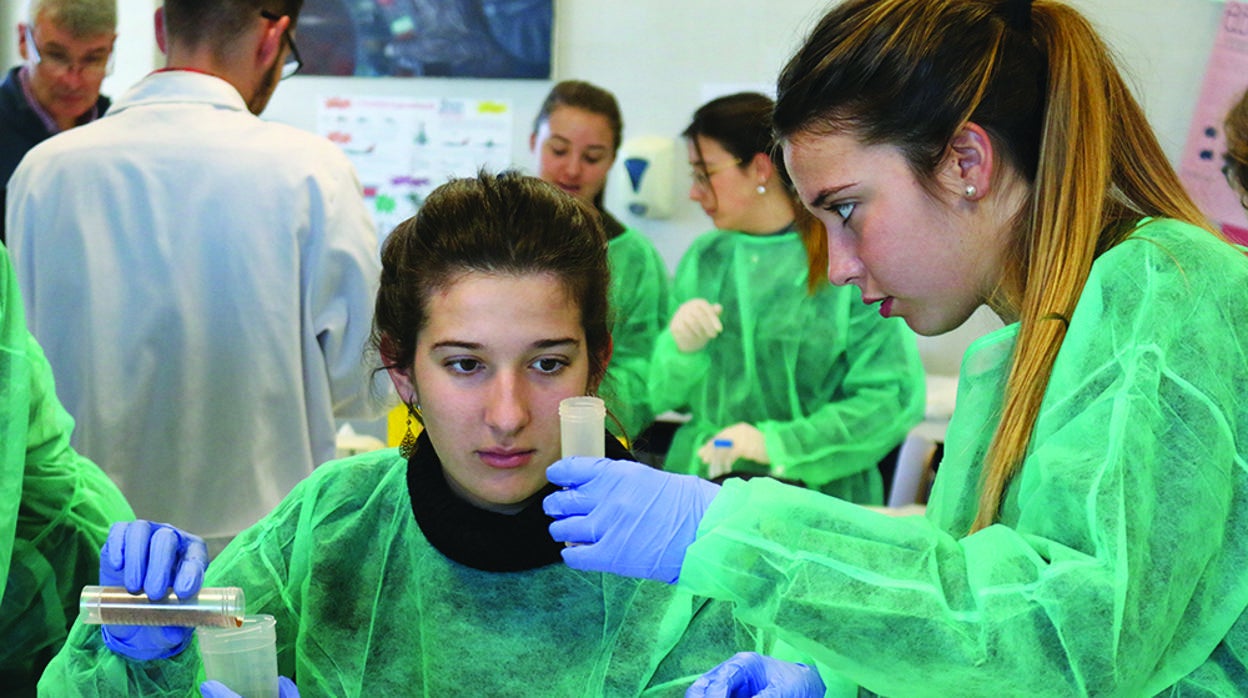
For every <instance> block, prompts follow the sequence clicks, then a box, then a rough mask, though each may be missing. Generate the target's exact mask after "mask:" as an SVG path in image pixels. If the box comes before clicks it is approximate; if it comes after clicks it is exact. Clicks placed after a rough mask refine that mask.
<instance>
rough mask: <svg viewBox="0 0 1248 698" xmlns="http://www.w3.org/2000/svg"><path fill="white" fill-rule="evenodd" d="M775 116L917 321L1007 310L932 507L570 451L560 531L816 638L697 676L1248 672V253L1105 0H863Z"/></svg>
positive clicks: (1138, 676)
mask: <svg viewBox="0 0 1248 698" xmlns="http://www.w3.org/2000/svg"><path fill="white" fill-rule="evenodd" d="M774 117H775V118H774V123H775V128H776V131H777V136H778V138H779V140H780V143H781V146H782V151H783V160H784V163H785V166H786V170H787V172H788V174H789V176H790V177H791V178H792V180H793V183H794V185H795V189H796V190H797V192H798V194H799V196H800V198H801V200H802V201H803V203H804V204H805V205H806V206H807V207H808V208H809V209H810V210H811V211H812V212H813V213H814V214H815V215H816V217H817V218H818V219H819V220H820V222H821V223H822V224H823V225H824V227H825V228H826V229H827V241H828V255H829V259H828V273H829V278H830V280H831V281H832V282H833V283H835V284H841V285H855V286H857V287H858V288H859V289H860V290H861V292H862V296H863V298H864V300H865V301H866V302H868V303H878V304H879V310H880V312H881V313H882V314H884V315H886V316H890V317H901V318H904V319H905V321H906V323H907V324H909V326H910V327H911V328H912V329H914V330H915V331H917V332H919V333H920V334H925V335H935V334H940V333H943V332H947V331H949V330H952V329H954V328H956V327H958V326H959V325H961V324H962V323H963V322H964V321H966V320H967V318H968V317H970V315H971V314H972V313H973V312H974V311H975V310H976V309H977V308H978V307H980V306H982V305H987V306H989V307H990V308H991V309H992V310H993V311H995V312H996V313H997V315H999V316H1000V318H1001V319H1002V320H1003V321H1004V322H1005V327H1003V328H1002V329H1000V330H998V331H996V332H994V333H992V334H989V335H987V336H985V337H983V338H981V339H980V340H979V341H977V342H976V343H975V344H973V345H972V346H971V347H970V348H969V349H968V351H967V354H966V356H965V358H964V359H963V364H962V375H961V379H960V382H959V394H958V401H957V407H956V409H955V411H954V416H953V419H952V422H951V424H950V427H949V433H948V437H947V440H946V444H945V456H944V460H943V461H942V463H941V465H940V468H939V473H938V475H937V476H936V481H935V485H934V489H933V491H932V495H931V498H930V501H929V504H928V507H927V512H926V515H925V516H923V517H908V518H900V519H897V518H888V517H885V516H882V515H878V514H876V513H874V512H871V511H867V510H864V509H861V508H858V507H854V506H851V505H848V504H846V503H844V502H841V501H838V500H836V499H834V498H831V497H827V496H820V495H819V494H818V493H812V492H803V491H800V490H797V489H795V488H788V487H783V486H780V485H778V484H776V483H768V482H766V481H763V480H759V479H755V480H751V481H749V482H730V483H727V484H725V485H724V486H723V487H722V489H720V490H718V491H716V492H710V493H707V492H700V491H697V490H695V489H694V488H693V487H689V486H686V485H685V483H684V482H683V481H681V480H679V479H677V478H676V477H675V476H670V475H664V476H658V475H655V474H653V473H647V472H644V471H642V470H639V469H637V468H633V467H625V465H624V464H618V463H614V462H609V463H606V464H603V463H601V462H600V463H598V464H597V467H596V468H592V469H591V468H587V467H583V464H581V463H579V462H578V459H566V460H563V461H560V462H557V463H555V464H554V465H552V466H551V468H550V470H549V472H548V475H549V476H550V477H551V479H552V481H554V482H556V484H559V485H561V486H563V487H565V488H568V489H565V490H562V491H559V492H556V493H555V494H552V495H550V496H549V497H548V498H547V500H546V510H547V512H549V513H552V514H553V515H555V516H556V517H557V518H559V519H560V520H559V521H557V522H556V523H555V524H553V525H552V532H553V533H555V537H556V538H557V539H560V540H566V541H571V542H575V543H580V544H581V545H578V546H576V547H570V548H567V549H565V550H564V553H563V556H564V559H565V561H567V562H568V564H570V565H573V566H576V567H582V568H585V569H596V570H605V571H613V572H619V573H623V574H630V575H635V576H652V577H655V578H662V579H666V580H667V581H670V582H678V584H679V586H680V587H681V588H683V589H686V590H688V591H690V592H692V593H695V594H703V595H708V596H713V597H715V598H719V599H724V600H729V601H733V602H735V603H736V605H737V612H738V615H739V616H740V617H741V618H742V619H744V620H746V621H747V622H750V623H753V624H755V625H756V626H758V627H760V628H763V629H767V630H776V631H779V633H780V636H781V637H783V638H785V639H786V640H788V641H790V642H792V643H793V644H794V645H795V646H797V647H801V648H802V649H804V650H807V651H809V652H810V653H811V655H812V656H813V658H814V659H815V660H816V667H810V666H803V665H795V664H787V663H785V662H782V661H779V660H777V659H773V658H770V657H764V656H759V655H743V656H737V657H733V658H732V659H730V660H729V661H727V662H725V663H724V664H722V665H720V666H719V667H716V668H715V669H713V670H712V671H711V672H709V673H708V674H707V675H705V676H704V677H703V679H702V680H701V681H700V683H699V684H695V686H694V689H693V690H692V691H691V693H690V694H691V695H722V694H723V693H716V692H715V691H722V690H725V686H727V687H729V689H730V690H747V691H758V690H761V688H763V687H768V688H771V689H773V690H777V691H786V692H785V693H784V695H822V693H821V692H820V691H822V690H824V689H825V688H826V690H827V692H828V694H836V692H837V690H839V689H840V688H842V687H843V685H845V687H846V689H847V690H849V691H850V695H855V694H856V693H855V692H854V691H856V689H853V688H848V686H847V685H848V684H856V685H858V686H860V687H861V689H862V690H863V692H864V693H867V694H875V693H878V694H883V695H888V696H959V697H961V696H1010V695H1018V696H1062V697H1065V696H1131V697H1135V696H1154V695H1167V696H1178V695H1183V696H1188V695H1202V696H1231V695H1245V692H1246V691H1248V667H1246V666H1245V662H1246V661H1248V620H1246V619H1245V609H1246V608H1248V398H1246V397H1245V396H1246V395H1248V295H1246V292H1245V289H1248V258H1246V256H1245V253H1244V250H1243V249H1242V248H1238V247H1235V246H1232V245H1231V244H1229V243H1228V242H1227V241H1226V240H1225V239H1223V238H1222V237H1221V236H1220V235H1219V234H1218V233H1217V232H1215V231H1214V230H1213V228H1211V227H1210V224H1209V223H1208V222H1207V221H1206V220H1205V218H1204V216H1203V215H1202V214H1201V212H1200V211H1199V210H1198V209H1197V207H1196V205H1195V204H1193V203H1192V201H1191V199H1190V198H1189V197H1188V195H1187V194H1186V193H1185V192H1184V191H1183V187H1182V186H1181V184H1180V182H1179V180H1178V177H1177V176H1176V175H1175V173H1174V170H1173V169H1172V167H1171V166H1170V164H1169V163H1168V162H1167V160H1166V158H1165V156H1164V154H1163V152H1162V150H1161V148H1160V147H1159V146H1158V143H1157V140H1156V138H1155V136H1154V135H1153V132H1152V130H1151V129H1150V127H1149V124H1148V122H1147V121H1146V119H1145V117H1144V114H1143V111H1142V110H1141V108H1140V106H1139V104H1137V102H1136V101H1135V99H1134V98H1133V97H1132V95H1131V93H1130V91H1129V89H1128V88H1127V86H1126V84H1125V83H1124V81H1123V78H1122V76H1121V75H1120V74H1119V72H1118V70H1117V69H1116V68H1115V67H1114V64H1113V61H1112V59H1111V57H1110V54H1109V52H1108V50H1107V49H1106V47H1105V45H1104V43H1103V42H1102V40H1101V39H1100V38H1099V37H1098V36H1097V34H1096V32H1095V31H1094V30H1093V29H1092V27H1091V26H1090V25H1089V23H1088V22H1087V21H1086V20H1085V19H1084V18H1083V17H1082V16H1081V15H1080V14H1079V13H1078V12H1076V11H1075V10H1074V9H1072V8H1070V7H1068V6H1066V5H1063V4H1061V3H1058V2H1053V1H1049V0H1035V2H1028V1H1027V0H1021V1H1018V0H845V1H844V2H840V3H837V4H836V6H835V7H834V8H833V9H832V10H830V11H829V12H828V14H827V15H826V16H825V17H824V18H823V19H822V20H821V21H820V22H819V23H818V25H817V26H816V27H815V28H814V30H813V31H812V33H811V34H810V36H809V37H808V38H807V40H806V42H805V44H804V45H803V46H802V47H801V48H800V49H798V51H797V53H796V54H795V55H794V56H793V58H792V59H791V60H790V62H789V63H788V65H787V66H786V67H785V69H784V70H783V71H782V73H781V75H780V79H779V85H778V90H777V101H776V109H775V113H774ZM672 510H678V511H679V512H680V513H679V514H673V513H670V512H671V511H672ZM655 512H665V513H664V514H663V515H662V517H661V518H663V519H664V521H663V522H662V523H655V522H654V519H655V518H656V516H657V515H656V513H655ZM819 677H821V678H822V682H819V681H818V680H817V679H818V678H819Z"/></svg>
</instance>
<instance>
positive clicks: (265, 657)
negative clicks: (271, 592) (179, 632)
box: [195, 615, 278, 698]
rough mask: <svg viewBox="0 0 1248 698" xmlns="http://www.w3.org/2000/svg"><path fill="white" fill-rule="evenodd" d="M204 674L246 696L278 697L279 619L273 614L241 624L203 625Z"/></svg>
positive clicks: (198, 632) (248, 697) (201, 631)
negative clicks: (231, 626) (236, 625)
mask: <svg viewBox="0 0 1248 698" xmlns="http://www.w3.org/2000/svg"><path fill="white" fill-rule="evenodd" d="M195 634H196V635H197V636H198V638H199V656H200V659H202V660H203V662H204V677H205V678H206V679H208V680H209V681H220V682H221V683H223V684H225V685H226V687H227V688H229V689H230V690H232V691H234V692H235V693H237V694H239V695H241V696H244V698H277V697H278V684H277V621H276V620H274V619H273V616H270V615H254V616H246V617H245V618H243V624H242V626H241V627H238V628H200V629H198V630H196V631H195Z"/></svg>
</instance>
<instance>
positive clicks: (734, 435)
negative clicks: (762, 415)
mask: <svg viewBox="0 0 1248 698" xmlns="http://www.w3.org/2000/svg"><path fill="white" fill-rule="evenodd" d="M717 440H727V441H731V442H732V450H731V452H730V453H729V461H730V462H731V461H736V460H738V459H741V458H744V459H746V460H752V461H754V462H756V463H762V464H764V465H767V464H770V463H771V456H769V455H767V444H766V440H765V439H764V438H763V432H761V431H759V430H758V427H756V426H754V425H753V424H747V423H745V422H737V423H736V424H733V425H732V426H730V427H725V428H724V429H721V430H720V432H719V433H718V434H716V435H715V436H714V437H712V438H711V439H710V440H709V441H707V442H706V443H704V444H702V447H701V448H699V449H698V458H700V459H702V462H703V463H706V464H708V465H709V464H710V463H711V460H712V458H713V456H714V453H715V442H716V441H717ZM721 474H722V473H717V474H712V475H711V477H716V476H717V475H721Z"/></svg>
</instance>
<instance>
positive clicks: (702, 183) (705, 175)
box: [689, 160, 741, 191]
mask: <svg viewBox="0 0 1248 698" xmlns="http://www.w3.org/2000/svg"><path fill="white" fill-rule="evenodd" d="M740 164H741V161H740V160H733V161H732V162H726V163H724V164H722V165H719V166H718V167H714V168H711V167H707V166H706V165H702V166H700V167H698V166H695V167H694V168H693V169H691V170H690V171H689V176H690V177H692V178H693V183H694V184H695V185H697V186H698V187H701V188H702V189H703V190H706V191H710V188H711V177H714V176H715V175H717V174H719V173H720V172H723V171H724V170H727V169H728V168H729V167H736V166H737V165H740Z"/></svg>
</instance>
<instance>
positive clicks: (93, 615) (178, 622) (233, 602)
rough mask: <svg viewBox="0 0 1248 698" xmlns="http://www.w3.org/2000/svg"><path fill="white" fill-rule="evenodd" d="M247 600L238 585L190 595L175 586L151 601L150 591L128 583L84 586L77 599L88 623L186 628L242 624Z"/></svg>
mask: <svg viewBox="0 0 1248 698" xmlns="http://www.w3.org/2000/svg"><path fill="white" fill-rule="evenodd" d="M245 606H246V602H245V599H244V596H243V590H242V589H240V588H238V587H205V588H203V589H200V590H199V593H198V594H196V595H195V596H192V597H190V598H189V599H179V598H178V597H177V595H175V594H174V593H173V591H172V590H170V591H169V595H168V596H166V597H165V598H163V599H158V600H156V601H152V600H151V599H149V598H148V597H147V594H143V593H139V594H131V593H130V592H128V591H126V589H125V587H106V586H85V587H83V588H82V595H81V596H80V597H79V599H78V616H79V618H81V619H82V622H83V623H87V624H89V625H101V624H107V625H173V626H182V627H187V628H192V627H201V626H208V627H217V628H237V627H240V626H242V624H243V613H244V608H245Z"/></svg>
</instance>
